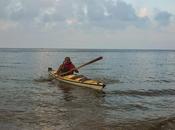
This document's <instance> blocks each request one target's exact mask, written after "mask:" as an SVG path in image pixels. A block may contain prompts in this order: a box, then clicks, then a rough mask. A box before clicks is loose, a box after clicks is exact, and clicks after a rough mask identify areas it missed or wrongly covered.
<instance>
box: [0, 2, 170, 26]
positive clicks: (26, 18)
mask: <svg viewBox="0 0 175 130" xmlns="http://www.w3.org/2000/svg"><path fill="white" fill-rule="evenodd" d="M0 19H2V20H3V21H11V23H13V22H14V23H18V25H19V26H23V27H24V28H25V27H26V25H27V26H30V27H39V28H41V29H42V28H50V29H51V28H55V27H58V28H60V27H61V28H63V27H78V28H88V29H90V28H103V29H126V28H128V27H131V26H134V27H137V28H145V27H150V25H151V24H152V23H151V20H150V16H149V13H148V9H147V8H146V7H144V8H142V9H141V10H140V11H139V13H137V12H136V9H135V8H134V7H133V6H132V5H131V4H128V3H126V2H124V1H122V0H84V1H82V0H37V1H35V0H6V1H5V0H3V1H0ZM170 19H171V14H170V13H168V12H163V11H162V12H159V13H158V14H156V16H155V18H154V20H156V21H157V22H158V23H159V25H160V26H164V25H168V24H169V23H170V22H171V21H170Z"/></svg>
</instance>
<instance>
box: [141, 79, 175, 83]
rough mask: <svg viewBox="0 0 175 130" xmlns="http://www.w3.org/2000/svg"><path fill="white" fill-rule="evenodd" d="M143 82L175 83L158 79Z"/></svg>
mask: <svg viewBox="0 0 175 130" xmlns="http://www.w3.org/2000/svg"><path fill="white" fill-rule="evenodd" d="M144 82H155V83H172V82H175V80H166V79H160V80H157V79H155V80H145V81H144Z"/></svg>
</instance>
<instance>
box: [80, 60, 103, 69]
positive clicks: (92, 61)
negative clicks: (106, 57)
mask: <svg viewBox="0 0 175 130" xmlns="http://www.w3.org/2000/svg"><path fill="white" fill-rule="evenodd" d="M101 59H103V57H98V58H96V59H94V60H91V61H89V62H87V63H85V64H83V65H80V66H79V67H77V69H80V68H82V67H84V66H86V65H89V64H92V63H94V62H96V61H98V60H101Z"/></svg>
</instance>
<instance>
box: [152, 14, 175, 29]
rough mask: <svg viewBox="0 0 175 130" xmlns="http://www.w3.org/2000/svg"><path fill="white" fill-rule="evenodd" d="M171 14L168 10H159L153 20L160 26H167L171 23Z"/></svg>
mask: <svg viewBox="0 0 175 130" xmlns="http://www.w3.org/2000/svg"><path fill="white" fill-rule="evenodd" d="M172 16H173V15H172V14H171V13H169V12H166V11H159V12H158V13H157V14H156V15H155V17H154V19H155V21H156V22H157V23H158V25H160V26H167V25H169V24H170V23H171V17H172Z"/></svg>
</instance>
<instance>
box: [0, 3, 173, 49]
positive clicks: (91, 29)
mask: <svg viewBox="0 0 175 130" xmlns="http://www.w3.org/2000/svg"><path fill="white" fill-rule="evenodd" d="M174 5H175V1H174V0H0V48H101V49H175V8H174Z"/></svg>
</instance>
